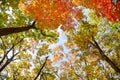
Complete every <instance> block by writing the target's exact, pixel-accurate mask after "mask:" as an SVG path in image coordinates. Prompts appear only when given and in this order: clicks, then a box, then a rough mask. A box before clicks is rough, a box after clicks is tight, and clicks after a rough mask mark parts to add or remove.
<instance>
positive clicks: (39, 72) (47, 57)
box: [34, 56, 48, 80]
mask: <svg viewBox="0 0 120 80" xmlns="http://www.w3.org/2000/svg"><path fill="white" fill-rule="evenodd" d="M47 59H48V56H47V57H46V59H45V62H44V63H43V65H42V67H41V68H40V70H39V72H38V74H37V76H36V77H35V78H34V80H36V79H37V78H38V77H39V75H40V73H41V72H42V69H43V68H44V66H45V64H46V61H47Z"/></svg>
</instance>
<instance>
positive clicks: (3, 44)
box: [0, 36, 6, 48]
mask: <svg viewBox="0 0 120 80" xmlns="http://www.w3.org/2000/svg"><path fill="white" fill-rule="evenodd" d="M0 39H1V41H2V46H3V48H4V47H5V48H6V45H5V42H4V40H3V38H2V37H1V36H0Z"/></svg>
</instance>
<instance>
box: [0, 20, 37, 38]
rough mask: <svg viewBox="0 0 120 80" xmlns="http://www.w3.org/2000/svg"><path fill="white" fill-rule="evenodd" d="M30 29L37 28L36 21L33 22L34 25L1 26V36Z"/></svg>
mask: <svg viewBox="0 0 120 80" xmlns="http://www.w3.org/2000/svg"><path fill="white" fill-rule="evenodd" d="M29 29H36V28H35V21H34V22H33V23H32V25H27V26H24V27H11V28H1V29H0V36H5V35H8V34H13V33H19V32H23V31H27V30H29Z"/></svg>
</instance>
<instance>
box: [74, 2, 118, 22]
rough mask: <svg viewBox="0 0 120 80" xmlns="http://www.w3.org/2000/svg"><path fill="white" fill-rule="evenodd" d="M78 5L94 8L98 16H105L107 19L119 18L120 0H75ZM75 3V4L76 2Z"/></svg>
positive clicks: (114, 20)
mask: <svg viewBox="0 0 120 80" xmlns="http://www.w3.org/2000/svg"><path fill="white" fill-rule="evenodd" d="M76 1H77V2H78V3H79V5H83V6H84V7H87V8H91V9H95V10H96V13H97V15H98V16H106V17H107V18H108V20H110V21H112V22H117V21H119V20H120V1H119V0H117V2H116V3H114V2H113V0H76ZM78 3H77V4H78Z"/></svg>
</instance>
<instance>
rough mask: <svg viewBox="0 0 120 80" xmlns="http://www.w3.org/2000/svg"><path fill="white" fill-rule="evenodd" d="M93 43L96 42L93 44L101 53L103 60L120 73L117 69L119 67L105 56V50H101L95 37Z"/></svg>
mask: <svg viewBox="0 0 120 80" xmlns="http://www.w3.org/2000/svg"><path fill="white" fill-rule="evenodd" d="M93 41H94V43H92V45H93V46H95V47H96V48H97V49H98V51H99V53H100V55H101V56H102V58H103V59H104V60H105V61H106V62H107V63H108V64H109V65H110V66H111V67H112V68H113V69H114V70H115V71H116V72H118V73H120V68H119V67H117V65H116V64H115V63H114V62H113V61H112V60H111V59H109V57H107V56H106V55H105V54H104V52H103V50H102V49H101V48H100V46H99V44H98V43H97V42H96V40H95V39H94V37H93Z"/></svg>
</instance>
